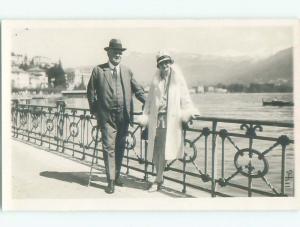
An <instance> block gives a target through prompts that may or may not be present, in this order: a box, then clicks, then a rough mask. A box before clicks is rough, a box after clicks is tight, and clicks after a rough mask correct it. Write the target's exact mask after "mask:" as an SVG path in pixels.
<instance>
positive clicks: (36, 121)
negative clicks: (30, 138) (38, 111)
mask: <svg viewBox="0 0 300 227" xmlns="http://www.w3.org/2000/svg"><path fill="white" fill-rule="evenodd" d="M39 125H40V121H39V116H38V115H33V117H32V127H33V128H34V129H37V128H38V127H39Z"/></svg>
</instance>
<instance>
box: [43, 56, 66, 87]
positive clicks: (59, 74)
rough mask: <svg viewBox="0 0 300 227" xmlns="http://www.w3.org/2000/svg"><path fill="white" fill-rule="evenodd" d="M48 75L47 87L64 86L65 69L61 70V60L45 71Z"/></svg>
mask: <svg viewBox="0 0 300 227" xmlns="http://www.w3.org/2000/svg"><path fill="white" fill-rule="evenodd" d="M46 74H47V76H48V87H49V88H50V87H54V88H61V89H65V88H66V78H65V71H64V70H63V67H62V64H61V61H60V60H59V63H58V64H55V65H54V66H53V67H51V68H49V69H48V70H47V71H46Z"/></svg>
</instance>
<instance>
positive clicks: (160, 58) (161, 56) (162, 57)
mask: <svg viewBox="0 0 300 227" xmlns="http://www.w3.org/2000/svg"><path fill="white" fill-rule="evenodd" d="M164 61H169V62H170V63H171V64H173V63H174V60H173V59H172V58H171V56H170V54H169V53H168V52H166V51H159V52H158V54H157V55H156V63H157V67H158V65H159V64H160V63H162V62H164Z"/></svg>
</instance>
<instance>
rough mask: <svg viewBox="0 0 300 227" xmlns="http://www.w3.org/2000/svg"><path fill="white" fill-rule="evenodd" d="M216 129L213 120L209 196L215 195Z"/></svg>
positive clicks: (215, 123)
mask: <svg viewBox="0 0 300 227" xmlns="http://www.w3.org/2000/svg"><path fill="white" fill-rule="evenodd" d="M216 129H217V121H213V125H212V155H211V159H212V163H211V196H212V197H216V193H215V190H216V182H215V162H216V138H217V134H216Z"/></svg>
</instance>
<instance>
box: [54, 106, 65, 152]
mask: <svg viewBox="0 0 300 227" xmlns="http://www.w3.org/2000/svg"><path fill="white" fill-rule="evenodd" d="M65 107H66V103H65V102H64V101H63V100H58V101H56V108H57V113H58V116H57V126H56V136H57V147H56V150H57V151H58V149H59V142H60V141H61V140H62V141H63V135H64V122H65V121H64V115H65ZM62 146H64V144H62Z"/></svg>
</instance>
